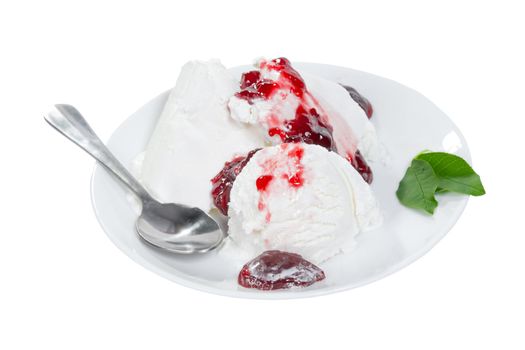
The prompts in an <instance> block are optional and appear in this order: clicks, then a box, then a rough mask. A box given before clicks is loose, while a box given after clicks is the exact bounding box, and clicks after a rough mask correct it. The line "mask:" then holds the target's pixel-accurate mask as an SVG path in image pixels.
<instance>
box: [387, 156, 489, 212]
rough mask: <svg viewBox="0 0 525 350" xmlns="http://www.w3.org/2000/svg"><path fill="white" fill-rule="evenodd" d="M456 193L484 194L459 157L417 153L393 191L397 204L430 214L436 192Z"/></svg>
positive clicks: (473, 175) (476, 178)
mask: <svg viewBox="0 0 525 350" xmlns="http://www.w3.org/2000/svg"><path fill="white" fill-rule="evenodd" d="M444 192H457V193H463V194H468V195H473V196H481V195H484V194H485V189H484V188H483V184H482V183H481V179H480V177H479V175H478V174H476V172H475V171H474V170H473V169H472V168H471V167H470V165H468V163H467V162H466V161H465V160H464V159H463V158H461V157H458V156H456V155H453V154H450V153H445V152H425V153H420V154H418V155H417V156H416V157H415V158H414V159H413V160H412V163H411V165H410V167H409V168H408V169H407V171H406V173H405V176H404V177H403V179H402V180H401V182H400V183H399V187H398V189H397V191H396V195H397V198H398V199H399V201H400V202H401V203H402V204H403V205H405V206H407V207H409V208H414V209H422V210H424V211H426V212H427V213H429V214H433V213H434V210H435V209H436V207H437V205H438V202H437V200H436V198H435V194H436V193H444Z"/></svg>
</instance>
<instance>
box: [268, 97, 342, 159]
mask: <svg viewBox="0 0 525 350" xmlns="http://www.w3.org/2000/svg"><path fill="white" fill-rule="evenodd" d="M283 129H284V130H283ZM283 129H279V128H272V129H270V130H269V131H268V134H269V135H270V136H274V135H279V137H280V138H281V141H282V142H284V143H298V142H304V143H308V144H311V145H319V146H322V147H324V148H326V149H328V150H329V151H334V152H335V151H336V147H335V142H334V139H333V137H332V128H331V127H330V126H328V125H326V124H324V123H323V122H322V121H321V117H320V116H319V113H317V111H316V110H315V108H311V109H309V110H306V109H305V108H304V107H303V106H299V107H298V108H297V111H296V112H295V118H294V119H292V120H288V121H286V122H285V123H284V128H283Z"/></svg>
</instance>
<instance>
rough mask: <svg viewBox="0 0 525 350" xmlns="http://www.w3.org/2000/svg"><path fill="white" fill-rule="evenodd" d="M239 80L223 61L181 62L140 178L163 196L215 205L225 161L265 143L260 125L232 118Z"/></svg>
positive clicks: (202, 207) (147, 152)
mask: <svg viewBox="0 0 525 350" xmlns="http://www.w3.org/2000/svg"><path fill="white" fill-rule="evenodd" d="M238 87H239V85H238V82H237V81H236V80H235V79H234V78H233V76H232V75H231V74H230V72H228V71H227V70H226V69H225V68H224V66H223V65H222V64H221V63H220V62H219V61H210V62H200V61H192V62H188V63H187V64H185V65H184V66H183V67H182V70H181V73H180V75H179V78H178V80H177V84H176V85H175V87H174V88H173V90H172V91H171V93H170V95H169V98H168V101H167V102H166V105H165V107H164V110H163V112H162V114H161V116H160V118H159V121H158V122H157V125H156V127H155V130H154V132H153V134H152V135H151V138H150V141H149V144H148V146H147V148H146V151H145V155H144V161H143V164H142V172H141V179H142V181H143V182H144V184H145V185H146V187H147V188H148V189H149V190H150V191H151V192H152V193H153V194H154V195H155V196H156V197H157V198H158V199H159V200H161V201H165V202H176V203H184V204H186V205H191V206H196V207H199V208H201V209H203V210H209V209H210V208H211V207H212V201H211V195H210V190H211V183H210V180H211V178H213V177H214V176H215V175H216V174H217V173H218V172H219V171H220V170H221V169H222V167H223V165H224V162H226V161H228V160H231V159H232V158H233V157H235V156H236V155H240V154H245V153H247V152H249V151H251V150H252V149H254V148H258V147H261V146H263V145H264V140H263V137H262V136H261V135H260V130H257V129H256V128H255V127H253V126H251V125H248V124H243V123H240V122H238V121H235V120H233V119H232V118H230V113H229V111H228V108H227V105H226V104H227V102H228V99H229V98H230V97H231V96H232V95H233V94H234V93H235V92H236V91H237V90H238Z"/></svg>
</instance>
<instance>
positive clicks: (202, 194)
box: [140, 58, 381, 289]
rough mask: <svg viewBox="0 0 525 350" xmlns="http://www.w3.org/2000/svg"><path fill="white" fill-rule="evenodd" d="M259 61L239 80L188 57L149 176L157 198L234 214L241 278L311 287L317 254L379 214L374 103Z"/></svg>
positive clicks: (344, 241)
mask: <svg viewBox="0 0 525 350" xmlns="http://www.w3.org/2000/svg"><path fill="white" fill-rule="evenodd" d="M255 68H256V69H255V70H252V71H247V72H245V73H244V74H243V75H242V77H241V79H240V82H239V81H238V80H237V79H235V78H234V77H233V75H232V74H231V73H230V72H229V71H228V70H226V69H225V68H224V66H222V65H221V64H220V63H219V62H218V61H210V62H199V61H192V62H189V63H187V64H186V65H185V66H184V67H183V68H182V71H181V74H180V76H179V78H178V80H177V84H176V86H175V88H174V89H173V90H172V91H171V93H170V95H169V98H168V100H167V102H166V105H165V107H164V110H163V111H162V114H161V116H160V118H159V120H158V122H157V125H156V127H155V130H154V132H153V134H152V136H151V138H150V141H149V143H148V145H147V148H146V150H145V153H144V159H143V162H142V171H141V174H140V178H141V180H142V182H143V183H144V184H145V186H146V187H147V188H148V189H149V190H150V191H151V192H152V194H153V195H154V196H155V197H157V198H158V199H159V200H160V201H164V202H176V203H183V204H186V205H189V206H195V207H199V208H201V209H203V210H205V211H209V212H211V211H213V210H218V211H219V212H221V213H222V214H224V217H225V218H226V217H227V218H228V227H229V228H228V231H229V232H228V233H229V237H228V239H227V240H226V242H225V245H224V247H223V249H222V252H223V253H228V252H229V253H230V254H233V256H236V257H244V258H245V259H246V260H245V261H248V260H249V259H252V260H251V261H250V263H249V264H247V265H246V266H245V267H246V269H243V271H244V272H243V273H244V274H243V275H242V276H241V275H240V276H241V277H242V278H241V279H239V281H244V282H246V281H251V282H250V283H248V282H246V283H248V284H249V285H250V286H252V287H253V286H255V288H259V287H257V286H265V288H266V289H273V288H274V287H275V288H277V287H278V286H277V285H279V286H281V285H282V286H291V285H295V286H298V285H308V284H309V283H310V282H311V283H314V282H317V281H320V280H322V279H324V277H325V276H324V274H320V273H318V272H319V271H320V270H319V271H318V267H317V266H315V265H309V264H310V263H308V262H312V263H314V264H318V263H322V262H324V261H326V260H327V259H329V258H331V257H333V256H334V255H336V254H338V253H341V252H344V251H349V250H350V249H351V247H352V246H353V244H354V238H355V236H356V235H358V234H359V233H360V232H363V231H366V230H370V229H372V228H374V227H376V226H378V225H380V223H381V213H380V210H379V206H378V202H377V200H376V199H375V197H374V195H373V193H372V190H371V188H370V186H369V183H371V182H372V180H373V176H372V169H371V167H370V166H369V165H368V163H367V161H368V160H375V159H377V157H378V154H379V153H380V152H378V150H379V149H380V147H379V143H378V141H377V136H376V133H375V129H374V127H373V125H372V124H371V123H370V122H369V120H368V117H369V116H370V115H371V113H372V108H371V105H370V104H369V103H368V101H366V99H364V98H362V97H361V96H360V95H359V94H358V93H357V91H355V90H353V95H352V98H350V95H349V92H348V91H347V90H345V88H343V87H341V86H340V85H338V84H336V83H334V82H331V81H327V80H324V79H321V78H318V77H315V76H310V75H307V74H304V75H302V74H299V72H298V71H296V70H295V69H294V68H292V65H291V63H290V62H289V61H288V60H287V59H285V58H279V59H275V60H271V61H266V60H259V61H258V62H257V63H256V65H255ZM356 96H357V97H356ZM356 101H358V102H359V104H358V102H356ZM367 103H368V104H367ZM365 111H366V113H365ZM367 115H368V116H367ZM232 250H233V251H232ZM268 251H271V254H270V253H265V252H268ZM297 254H299V255H300V256H299V255H297ZM256 255H258V257H257V258H254V257H255V256H256ZM303 258H304V259H307V260H304V259H303ZM261 264H262V265H261ZM297 264H299V265H300V267H301V268H299V269H298V267H299V266H296V265H297ZM263 265H264V268H262V267H263ZM296 267H297V268H296ZM321 272H322V271H321ZM288 273H289V274H290V275H288ZM241 274H242V273H241ZM293 276H295V277H293ZM310 277H311V278H310ZM239 278H240V277H239ZM305 278H306V279H308V278H310V279H311V280H308V281H305V280H304V279H305ZM291 280H293V282H294V283H288V282H290V281H291ZM253 281H256V282H253ZM276 281H288V282H286V283H280V282H279V283H277V282H276ZM252 282H253V283H252ZM239 283H240V282H239ZM241 285H243V286H246V285H245V284H242V283H241ZM270 287H271V288H270ZM261 288H262V287H261ZM278 288H281V287H278ZM282 288H284V287H282ZM286 288H287V287H286Z"/></svg>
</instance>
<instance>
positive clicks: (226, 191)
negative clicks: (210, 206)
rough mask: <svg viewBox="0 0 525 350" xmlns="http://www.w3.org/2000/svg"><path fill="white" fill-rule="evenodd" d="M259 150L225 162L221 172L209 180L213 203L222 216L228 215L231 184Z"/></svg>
mask: <svg viewBox="0 0 525 350" xmlns="http://www.w3.org/2000/svg"><path fill="white" fill-rule="evenodd" d="M259 150H260V148H258V149H254V150H253V151H250V152H249V153H248V154H247V155H246V156H241V157H236V158H234V159H233V160H231V161H229V162H226V164H224V167H223V168H222V170H221V171H220V172H219V173H218V174H217V175H215V177H214V178H213V179H211V183H212V190H211V195H212V198H213V203H214V204H215V206H216V207H217V209H219V210H220V211H221V213H223V214H224V215H228V204H229V203H230V192H231V189H232V186H233V182H234V181H235V179H236V178H237V175H239V174H240V173H241V170H242V169H243V168H244V167H245V166H246V164H248V161H249V160H250V159H251V158H252V157H253V155H254V154H255V153H256V152H257V151H259Z"/></svg>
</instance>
